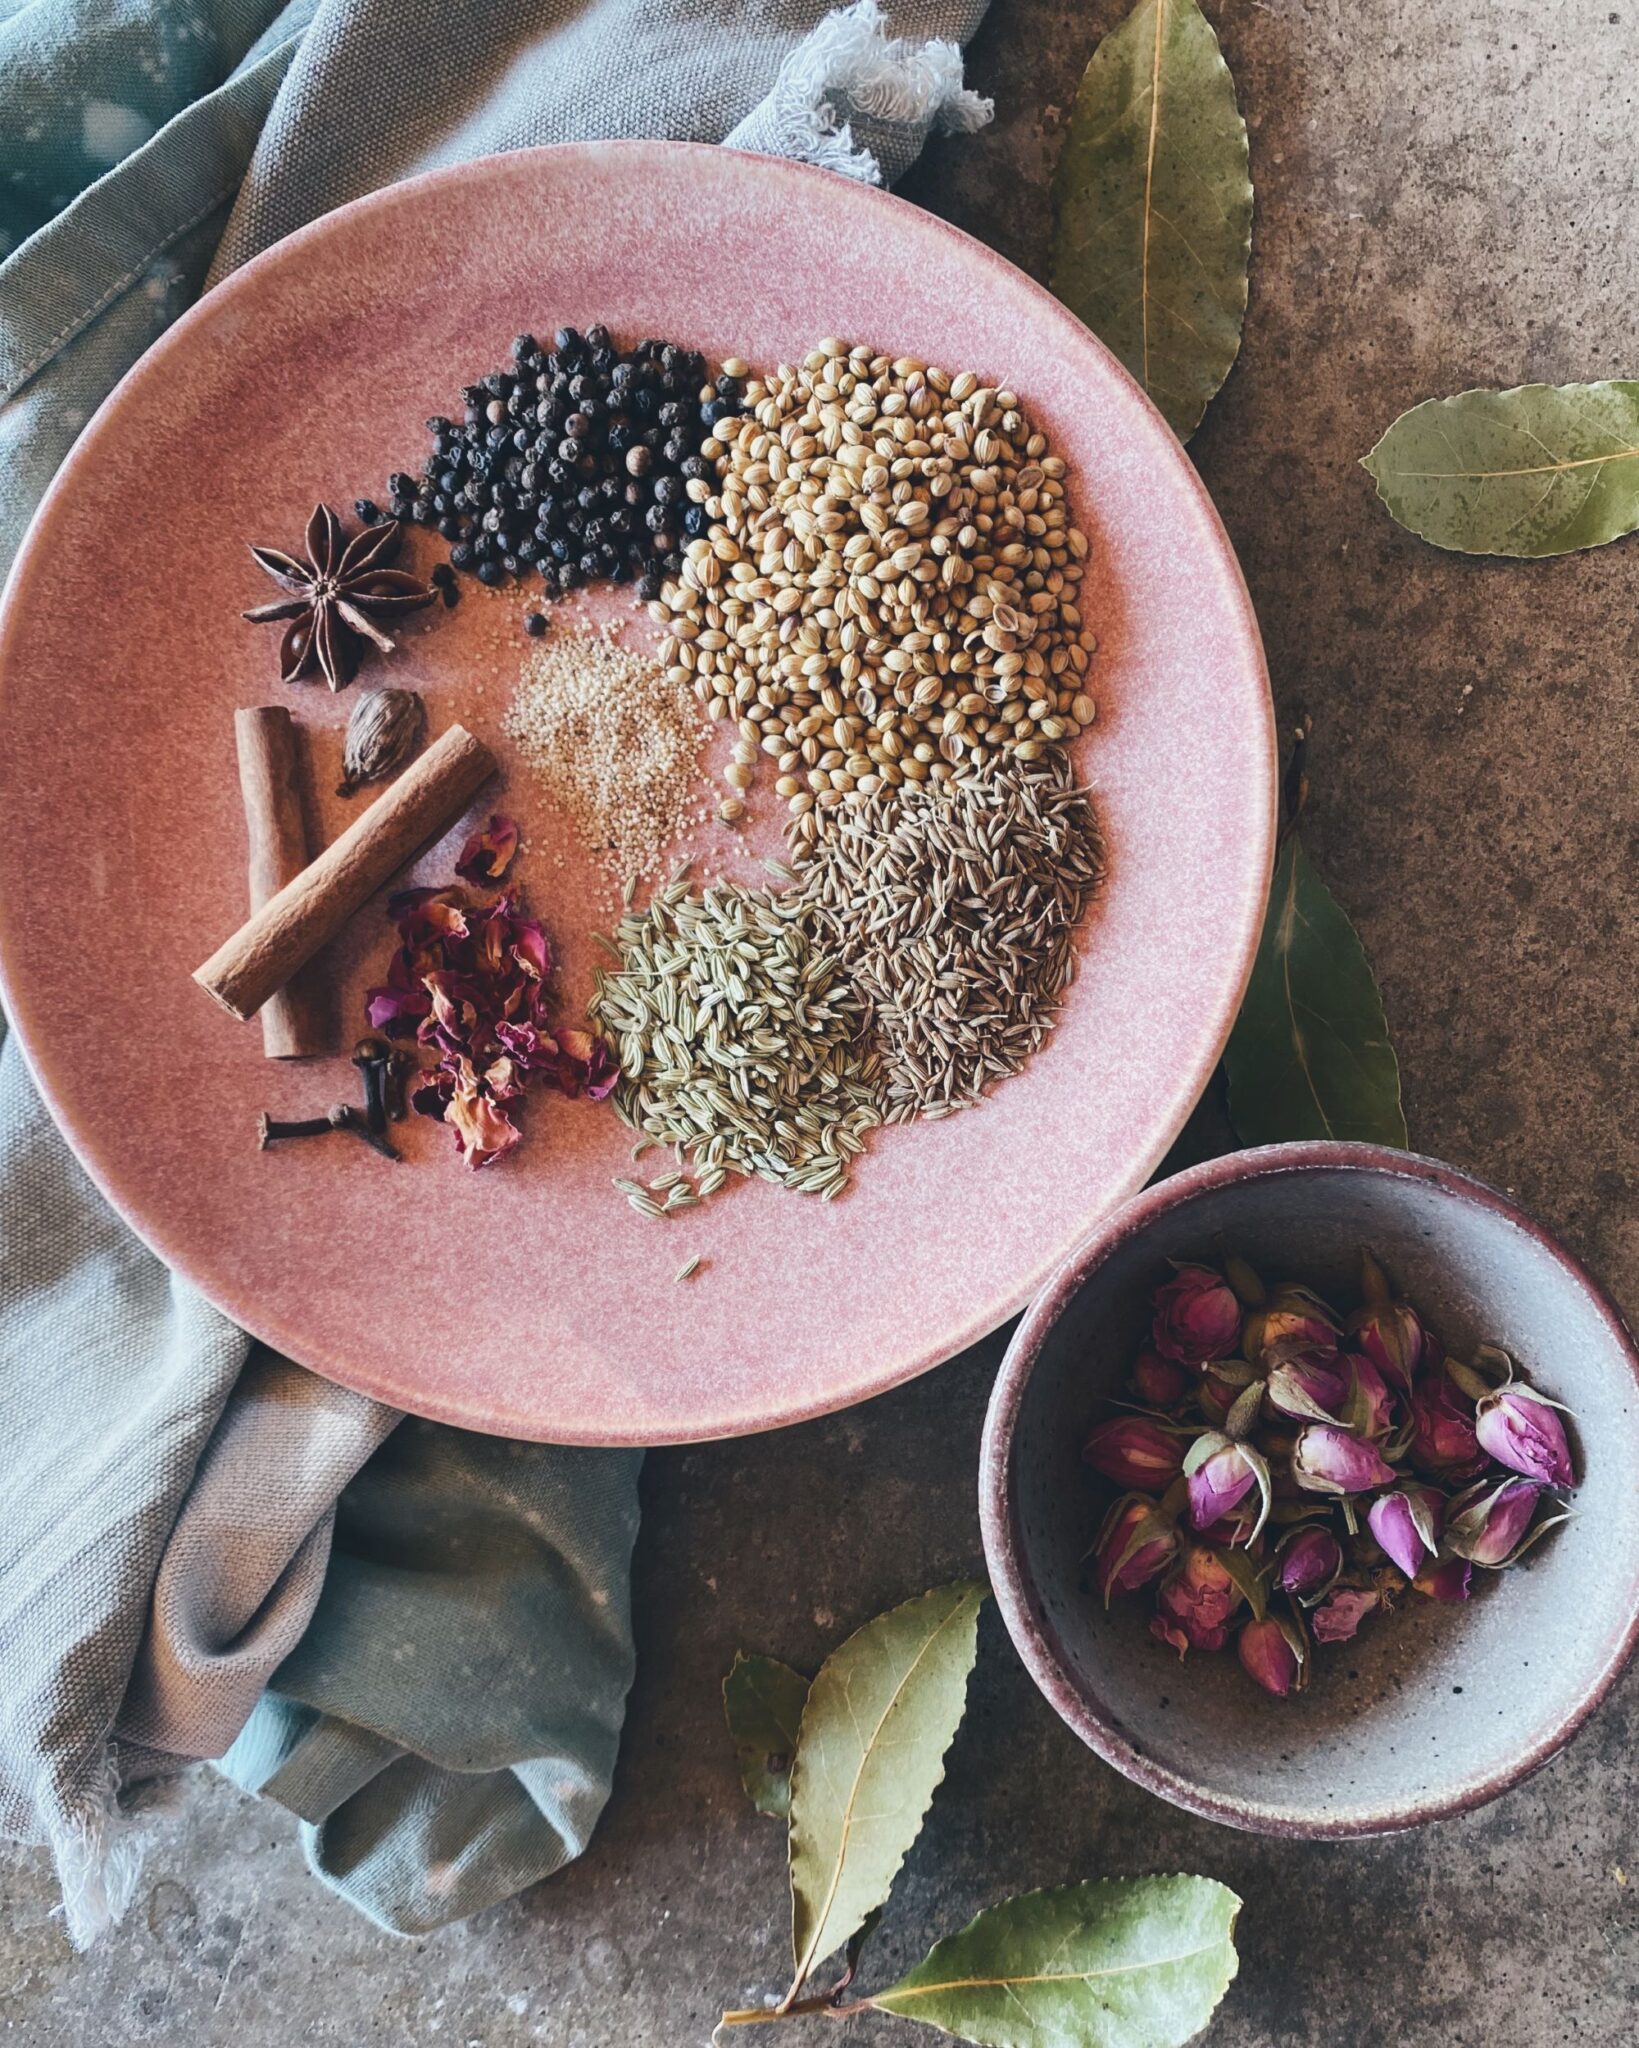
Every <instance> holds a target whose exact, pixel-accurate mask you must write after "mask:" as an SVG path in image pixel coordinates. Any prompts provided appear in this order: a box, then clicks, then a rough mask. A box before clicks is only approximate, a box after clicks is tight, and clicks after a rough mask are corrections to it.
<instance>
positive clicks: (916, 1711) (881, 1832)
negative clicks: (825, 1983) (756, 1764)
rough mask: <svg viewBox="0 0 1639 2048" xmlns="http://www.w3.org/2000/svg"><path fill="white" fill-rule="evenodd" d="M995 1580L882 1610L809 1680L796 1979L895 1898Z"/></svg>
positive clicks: (797, 1823)
mask: <svg viewBox="0 0 1639 2048" xmlns="http://www.w3.org/2000/svg"><path fill="white" fill-rule="evenodd" d="M987 1590H988V1589H987V1588H986V1587H985V1586H983V1585H981V1584H978V1583H976V1582H975V1581H972V1580H966V1579H961V1580H957V1581H956V1582H955V1583H953V1584H951V1585H948V1586H935V1587H934V1588H933V1590H932V1591H931V1592H928V1593H923V1594H921V1595H920V1596H919V1597H918V1598H917V1599H915V1600H907V1601H906V1602H905V1604H904V1605H903V1606H902V1607H895V1608H891V1609H890V1610H889V1611H888V1613H886V1614H880V1615H878V1616H877V1618H876V1619H875V1620H874V1621H869V1622H867V1623H866V1624H865V1626H864V1627H863V1628H862V1629H860V1630H859V1631H858V1632H857V1633H856V1634H854V1635H851V1636H850V1637H849V1638H848V1640H847V1641H846V1642H845V1643H843V1644H842V1645H841V1646H840V1647H839V1648H838V1649H836V1650H834V1651H833V1652H832V1653H831V1655H830V1656H829V1657H827V1658H826V1660H825V1662H824V1663H823V1664H822V1665H821V1666H820V1669H819V1674H818V1676H817V1677H816V1678H815V1680H814V1683H813V1685H812V1686H811V1687H810V1688H809V1692H808V1701H807V1704H806V1706H804V1708H803V1712H802V1726H801V1728H800V1730H799V1731H798V1735H797V1760H796V1763H795V1765H794V1767H793V1769H792V1773H791V1945H792V1952H793V1955H794V1957H795V1961H796V1977H795V1981H794V1984H793V1990H795V1989H796V1988H797V1986H800V1985H801V1984H802V1983H803V1982H804V1980H805V1979H806V1978H807V1976H808V1974H809V1972H810V1971H811V1970H812V1969H813V1968H814V1966H815V1964H817V1963H818V1962H820V1961H821V1960H822V1959H823V1958H824V1957H826V1956H828V1955H829V1954H830V1953H831V1951H832V1950H833V1949H837V1948H840V1947H842V1945H843V1944H844V1943H845V1942H846V1941H847V1940H848V1938H849V1936H850V1935H852V1934H853V1933H855V1932H856V1931H857V1930H858V1929H859V1928H860V1927H861V1926H862V1925H863V1923H864V1921H865V1919H866V1916H867V1915H868V1914H869V1913H871V1912H872V1911H873V1909H874V1908H876V1907H877V1906H880V1905H881V1904H882V1902H883V1900H884V1899H886V1898H887V1896H888V1890H889V1887H890V1886H891V1885H892V1883H893V1881H894V1877H895V1875H896V1874H897V1872H898V1870H899V1866H900V1864H901V1863H903V1862H904V1860H905V1856H906V1853H907V1851H908V1850H909V1849H910V1846H911V1844H912V1843H913V1842H914V1841H915V1840H916V1837H917V1835H918V1833H919V1832H920V1830H921V1826H922V1821H923V1818H924V1816H925V1815H926V1813H927V1810H928V1803H929V1801H930V1800H931V1799H932V1798H933V1794H934V1790H935V1788H936V1787H937V1785H938V1784H939V1781H940V1779H941V1778H943V1776H944V1775H945V1751H946V1750H947V1749H948V1748H949V1747H950V1742H951V1737H952V1736H953V1735H954V1734H955V1733H956V1729H957V1725H958V1724H959V1723H960V1721H961V1718H962V1712H963V1709H964V1708H965V1706H966V1704H967V1681H968V1674H969V1672H970V1671H971V1670H972V1669H973V1659H974V1654H975V1651H976V1649H977V1647H978V1636H977V1631H978V1621H979V1608H980V1605H981V1603H982V1602H983V1601H984V1599H985V1597H986V1593H987Z"/></svg>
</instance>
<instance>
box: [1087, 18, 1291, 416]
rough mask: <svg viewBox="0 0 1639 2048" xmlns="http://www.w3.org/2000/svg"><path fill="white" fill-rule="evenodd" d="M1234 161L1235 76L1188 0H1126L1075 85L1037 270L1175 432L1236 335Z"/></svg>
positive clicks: (1242, 309)
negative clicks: (1131, 1)
mask: <svg viewBox="0 0 1639 2048" xmlns="http://www.w3.org/2000/svg"><path fill="white" fill-rule="evenodd" d="M1249 165H1250V160H1249V157H1248V154H1247V146H1246V123H1245V122H1244V121H1243V120H1242V119H1241V114H1240V109H1239V107H1238V106H1237V105H1236V104H1235V82H1234V80H1233V79H1232V78H1231V77H1230V75H1229V67H1228V66H1227V65H1226V64H1225V63H1224V60H1223V53H1222V52H1221V51H1220V50H1219V48H1218V38H1217V36H1216V35H1214V33H1213V30H1212V24H1211V23H1210V22H1209V21H1208V20H1207V18H1206V16H1205V15H1204V14H1203V13H1202V12H1201V10H1200V8H1199V7H1198V6H1197V5H1196V0H1138V5H1137V6H1136V7H1135V8H1134V9H1133V11H1132V13H1131V14H1129V15H1128V17H1127V19H1126V20H1125V21H1124V22H1123V23H1122V24H1121V26H1120V27H1119V28H1116V29H1113V30H1111V32H1110V34H1109V35H1107V36H1106V37H1105V38H1104V40H1103V42H1101V43H1100V44H1099V46H1098V48H1097V49H1096V50H1095V51H1094V52H1093V58H1092V62H1091V63H1090V64H1089V65H1088V66H1087V69H1086V72H1085V74H1084V75H1083V77H1082V81H1081V87H1080V90H1079V91H1078V92H1077V94H1076V103H1075V106H1074V108H1073V110H1072V112H1071V116H1070V128H1069V133H1068V135H1067V136H1066V137H1065V143H1064V150H1063V154H1062V155H1061V156H1060V158H1059V163H1058V170H1057V174H1056V176H1055V178H1054V182H1053V204H1054V215H1055V224H1054V236H1053V249H1052V270H1051V283H1052V288H1053V290H1054V292H1055V293H1056V294H1057V295H1058V297H1059V298H1060V299H1062V300H1063V301H1064V303H1065V305H1067V306H1068V307H1069V308H1070V310H1071V312H1072V313H1074V314H1075V315H1076V317H1077V318H1078V319H1080V320H1082V321H1085V323H1086V324H1087V326H1089V327H1090V328H1091V329H1092V330H1093V332H1094V333H1095V334H1096V335H1097V336H1098V338H1099V340H1100V341H1102V342H1103V343H1104V345H1105V347H1106V348H1108V349H1110V350H1111V351H1112V352H1113V353H1114V354H1115V355H1117V356H1119V357H1120V359H1121V361H1122V362H1123V363H1125V364H1126V366H1127V368H1128V369H1129V370H1130V371H1131V372H1132V374H1133V375H1134V376H1135V377H1136V378H1137V379H1138V381H1139V383H1140V384H1142V385H1143V387H1144V389H1145V390H1146V391H1147V392H1148V393H1149V395H1150V397H1151V398H1152V399H1153V400H1154V401H1155V403H1156V405H1157V406H1159V407H1160V409H1161V411H1162V413H1163V414H1165V416H1166V421H1167V424H1168V426H1170V427H1171V428H1172V430H1173V432H1174V433H1175V434H1176V435H1177V436H1178V438H1179V439H1180V440H1181V441H1187V440H1188V439H1189V437H1190V435H1191V434H1192V433H1193V432H1194V431H1195V429H1196V427H1197V426H1199V424H1200V421H1201V415H1202V413H1203V412H1205V410H1206V407H1207V401H1208V400H1209V399H1210V398H1211V396H1212V394H1213V393H1214V392H1215V391H1216V390H1217V389H1218V387H1219V385H1220V384H1222V383H1223V381H1224V379H1225V377H1227V376H1228V374H1229V368H1230V365H1231V364H1232V363H1233V362H1234V360H1235V356H1236V352H1237V351H1238V349H1239V348H1240V345H1241V324H1242V322H1243V320H1244V319H1245V317H1246V274H1247V265H1248V262H1249V261H1250V258H1251V251H1252V180H1251V175H1250V168H1249Z"/></svg>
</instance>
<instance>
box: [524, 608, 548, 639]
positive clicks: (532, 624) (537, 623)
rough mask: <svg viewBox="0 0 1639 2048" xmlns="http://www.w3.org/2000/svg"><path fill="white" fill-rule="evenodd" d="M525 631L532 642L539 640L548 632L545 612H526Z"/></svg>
mask: <svg viewBox="0 0 1639 2048" xmlns="http://www.w3.org/2000/svg"><path fill="white" fill-rule="evenodd" d="M524 631H525V632H526V633H527V634H528V635H529V637H530V639H531V640H538V639H539V638H540V637H541V635H542V634H543V633H544V632H545V631H546V614H545V612H525V613H524Z"/></svg>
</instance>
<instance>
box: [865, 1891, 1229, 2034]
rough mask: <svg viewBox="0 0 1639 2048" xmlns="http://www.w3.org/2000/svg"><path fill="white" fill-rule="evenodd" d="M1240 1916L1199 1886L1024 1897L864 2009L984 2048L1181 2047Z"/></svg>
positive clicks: (957, 1937) (1213, 2003)
mask: <svg viewBox="0 0 1639 2048" xmlns="http://www.w3.org/2000/svg"><path fill="white" fill-rule="evenodd" d="M1240 1905H1241V1902H1240V1900H1239V1899H1238V1898H1237V1897H1236V1896H1235V1894H1234V1893H1233V1892H1232V1891H1230V1890H1229V1889H1228V1888H1227V1887H1226V1886H1224V1885H1221V1884H1217V1883H1215V1882H1214V1881H1213V1880H1212V1879H1211V1878H1206V1877H1135V1878H1128V1879H1120V1878H1107V1879H1103V1880H1100V1881H1098V1882H1096V1883H1092V1884H1068V1885H1060V1886H1057V1887H1056V1888H1054V1889H1053V1890H1051V1891H1041V1892H1026V1893H1025V1894H1024V1895H1023V1896H1022V1897H1020V1898H1016V1899H1008V1900H1007V1901H1006V1902H1005V1903H1004V1904H1002V1905H1000V1906H992V1907H991V1908H990V1909H989V1910H988V1911H987V1912H983V1913H981V1914H980V1915H979V1916H978V1918H977V1919H976V1920H973V1921H971V1922H970V1923H969V1924H968V1925H967V1926H966V1927H964V1928H963V1930H962V1931H961V1933H960V1934H953V1935H951V1936H950V1937H949V1938H948V1939H947V1940H945V1941H941V1942H939V1943H937V1944H936V1945H935V1947H934V1948H933V1949H932V1950H931V1951H930V1952H929V1954H928V1957H927V1959H926V1961H925V1962H921V1963H919V1964H918V1965H917V1966H916V1968H915V1969H914V1970H912V1971H911V1972H910V1973H909V1974H908V1975H907V1976H904V1977H901V1978H900V1980H899V1982H898V1983H897V1984H895V1985H893V1986H892V1987H891V1988H890V1989H889V1990H887V1991H882V1992H878V1993H877V1995H876V1996H875V1997H874V1998H873V1999H872V2000H871V2001H870V2003H871V2004H872V2006H874V2007H876V2008H877V2009H878V2010H880V2011H882V2012H892V2013H900V2014H902V2015H903V2016H904V2017H905V2018H906V2019H914V2020H926V2021H927V2022H928V2023H929V2024H930V2025H932V2026H935V2027H940V2028H942V2029H943V2030H944V2032H946V2033H947V2034H955V2035H956V2036H957V2037H958V2039H960V2040H963V2041H976V2042H979V2043H981V2044H982V2048H1048V2044H1051V2048H1180V2044H1182V2043H1183V2042H1185V2041H1188V2040H1190V2039H1192V2038H1193V2036H1195V2035H1196V2034H1198V2033H1199V2032H1200V2031H1201V2029H1202V2028H1203V2027H1204V2026H1205V2025H1206V2023H1207V2021H1208V2020H1209V2019H1210V2018H1211V2017H1212V2015H1213V2013H1214V2012H1215V2011H1216V2010H1217V2007H1218V2003H1219V2001H1220V2000H1221V1999H1222V1997H1223V1995H1224V1992H1225V1991H1226V1990H1227V1989H1228V1987H1229V1984H1230V1981H1231V1979H1232V1978H1233V1977H1234V1975H1235V1969H1236V1956H1235V1943H1234V1931H1235V1916H1236V1914H1237V1913H1238V1912H1239V1911H1240Z"/></svg>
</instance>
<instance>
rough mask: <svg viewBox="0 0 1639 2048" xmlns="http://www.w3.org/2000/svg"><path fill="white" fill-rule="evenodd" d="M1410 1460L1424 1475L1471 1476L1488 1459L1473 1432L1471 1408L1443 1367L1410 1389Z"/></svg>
mask: <svg viewBox="0 0 1639 2048" xmlns="http://www.w3.org/2000/svg"><path fill="white" fill-rule="evenodd" d="M1411 1462H1412V1464H1413V1466H1414V1467H1415V1468H1416V1470H1417V1471H1419V1472H1421V1473H1422V1474H1423V1476H1424V1478H1426V1479H1443V1480H1460V1479H1472V1478H1473V1477H1474V1476H1475V1474H1476V1473H1479V1472H1482V1471H1483V1470H1484V1469H1485V1466H1486V1463H1487V1459H1486V1454H1485V1452H1484V1451H1482V1450H1481V1449H1480V1445H1479V1439H1478V1438H1477V1437H1476V1436H1475V1434H1474V1408H1473V1404H1472V1402H1470V1401H1469V1400H1468V1399H1467V1398H1466V1397H1465V1396H1464V1395H1463V1394H1462V1393H1461V1392H1460V1391H1459V1390H1458V1388H1457V1387H1455V1386H1454V1385H1453V1384H1452V1381H1451V1378H1450V1375H1449V1374H1447V1373H1446V1372H1445V1371H1444V1370H1443V1369H1438V1368H1437V1369H1436V1370H1434V1371H1433V1372H1426V1373H1424V1374H1423V1376H1422V1378H1421V1379H1420V1380H1418V1381H1417V1382H1416V1384H1415V1385H1414V1386H1413V1387H1412V1390H1411Z"/></svg>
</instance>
